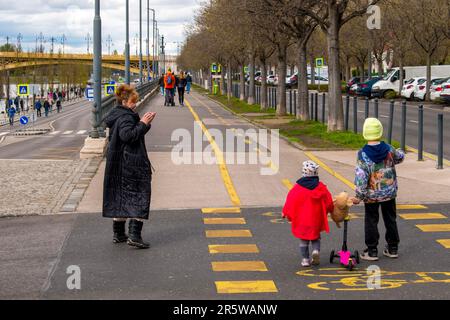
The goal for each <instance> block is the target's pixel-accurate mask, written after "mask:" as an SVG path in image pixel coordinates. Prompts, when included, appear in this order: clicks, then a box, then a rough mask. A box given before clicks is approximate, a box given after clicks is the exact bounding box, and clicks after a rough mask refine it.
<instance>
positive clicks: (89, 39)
mask: <svg viewBox="0 0 450 320" xmlns="http://www.w3.org/2000/svg"><path fill="white" fill-rule="evenodd" d="M94 36H95V35H94ZM85 40H86V42H87V54H90V50H89V49H90V48H89V45H90V43H91V41H92V37H91V34H90V33H89V32H88V34H87V35H86V38H85Z"/></svg>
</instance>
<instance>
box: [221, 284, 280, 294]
mask: <svg viewBox="0 0 450 320" xmlns="http://www.w3.org/2000/svg"><path fill="white" fill-rule="evenodd" d="M216 288H217V293H219V294H238V293H278V289H277V287H276V285H275V283H274V282H273V281H217V282H216Z"/></svg>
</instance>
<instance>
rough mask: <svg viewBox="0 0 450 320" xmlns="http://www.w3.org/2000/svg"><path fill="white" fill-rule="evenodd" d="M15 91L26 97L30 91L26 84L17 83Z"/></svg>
mask: <svg viewBox="0 0 450 320" xmlns="http://www.w3.org/2000/svg"><path fill="white" fill-rule="evenodd" d="M17 92H18V94H19V96H21V97H28V95H29V92H30V86H29V85H28V84H19V85H18V86H17Z"/></svg>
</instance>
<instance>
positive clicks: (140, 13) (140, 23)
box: [139, 0, 144, 85]
mask: <svg viewBox="0 0 450 320" xmlns="http://www.w3.org/2000/svg"><path fill="white" fill-rule="evenodd" d="M143 67H144V65H143V62H142V0H139V81H140V84H141V85H142V84H143V80H144V79H143V78H144V74H143Z"/></svg>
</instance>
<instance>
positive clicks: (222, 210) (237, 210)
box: [202, 208, 241, 214]
mask: <svg viewBox="0 0 450 320" xmlns="http://www.w3.org/2000/svg"><path fill="white" fill-rule="evenodd" d="M202 213H204V214H212V213H241V208H204V209H202Z"/></svg>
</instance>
